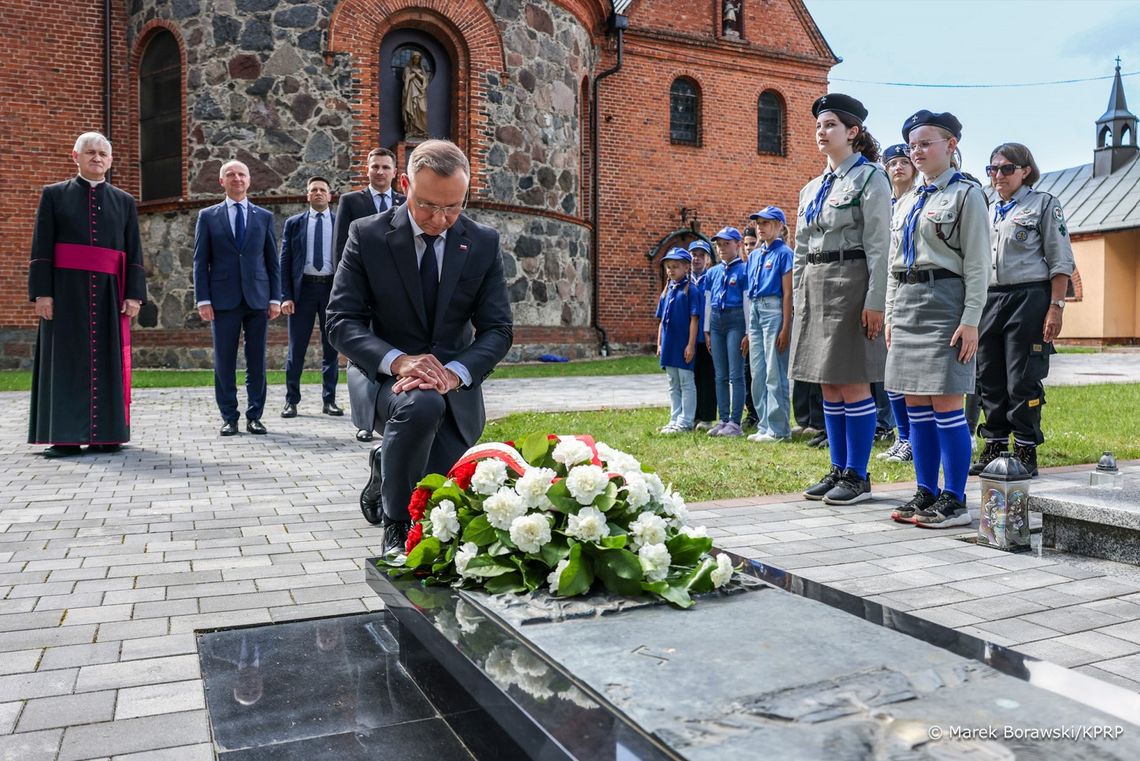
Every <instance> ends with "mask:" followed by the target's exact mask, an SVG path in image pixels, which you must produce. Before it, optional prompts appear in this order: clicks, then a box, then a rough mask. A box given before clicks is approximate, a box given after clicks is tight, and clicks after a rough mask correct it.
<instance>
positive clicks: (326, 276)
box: [281, 177, 344, 418]
mask: <svg viewBox="0 0 1140 761" xmlns="http://www.w3.org/2000/svg"><path fill="white" fill-rule="evenodd" d="M308 193H309V209H308V211H303V212H301V213H300V214H296V215H294V216H292V217H289V219H287V220H285V230H284V232H282V233H281V314H284V315H288V317H289V352H288V354H286V357H285V407H284V409H282V410H281V417H284V418H292V417H297V403H298V402H300V401H301V370H302V369H303V368H304V366H305V353H306V351H307V350H308V348H309V339H310V338H311V337H312V335H313V321H314V320H317V321H319V323H320V329H321V348H322V349H323V352H322V354H321V398H322V399H323V401H324V406H323V408H322V411H323V412H324V414H326V415H343V414H344V410H342V409H341V408H340V407H338V406H337V405H336V381H337V374H338V373H339V372H340V368H339V365H338V362H337V357H338V354H337V351H336V349H334V348H333V347H332V344H330V343H329V334H328V329H327V325H326V323H325V309H326V308H327V307H328V304H329V291H331V290H332V280H333V256H332V254H333V247H332V243H333V224H334V222H333V220H334V219H335V218H336V217H335V215H334V214H333V213H332V212H331V211H329V181H328V180H326V179H325V178H324V177H310V178H309V182H308Z"/></svg>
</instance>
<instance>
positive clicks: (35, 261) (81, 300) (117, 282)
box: [28, 132, 146, 457]
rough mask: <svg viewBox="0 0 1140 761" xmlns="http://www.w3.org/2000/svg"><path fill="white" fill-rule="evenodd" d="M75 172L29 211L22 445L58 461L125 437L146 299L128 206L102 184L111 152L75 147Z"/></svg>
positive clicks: (96, 142)
mask: <svg viewBox="0 0 1140 761" xmlns="http://www.w3.org/2000/svg"><path fill="white" fill-rule="evenodd" d="M71 158H72V160H73V161H74V162H75V164H76V166H78V167H79V174H78V176H76V177H73V178H72V179H70V180H67V181H65V182H59V183H56V184H54V185H48V186H47V187H45V188H44V189H43V194H42V195H41V196H40V205H39V208H38V209H37V210H36V227H35V232H34V233H33V235H32V262H31V265H30V268H29V271H28V295H29V297H30V299H31V300H32V301H34V302H35V309H36V317H38V318H39V320H40V322H39V335H38V336H37V339H36V355H35V364H34V365H33V367H32V411H31V416H30V420H29V424H28V442H29V443H32V444H50V445H51V446H50V447H49V448H48V449H47V450H45V452H44V454H45V455H47V456H49V457H63V456H68V455H75V454H80V453H81V452H82V451H83V450H82V449H81V447H82V446H83V445H87V451H90V452H114V451H116V450H118V449H119V448H120V447H122V445H123V444H124V443H126V442H127V441H129V440H130V438H131V413H130V404H131V339H130V321H131V319H132V318H133V317H134V316H135V315H137V314H138V313H139V308H140V307H141V306H142V303H143V301H144V300H145V299H146V277H145V274H144V271H143V256H142V244H141V241H140V239H139V225H138V212H137V210H136V208H135V199H134V198H132V197H131V196H130V195H129V194H127V193H124V192H123V191H122V190H119V189H118V188H116V187H114V186H112V185H111V184H110V183H108V182H107V181H106V176H107V170H109V169H110V168H111V144H110V142H108V141H107V139H106V138H105V137H103V135H101V134H99V133H98V132H86V133H84V134H82V135H80V136H79V139H78V140H76V141H75V148H74V150H72V152H71Z"/></svg>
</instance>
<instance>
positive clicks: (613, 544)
mask: <svg viewBox="0 0 1140 761" xmlns="http://www.w3.org/2000/svg"><path fill="white" fill-rule="evenodd" d="M628 543H629V534H626V533H621V534H613V535H610V536H603V537H602V546H603V547H605V548H606V549H611V550H620V549H624V548H625V545H626V544H628Z"/></svg>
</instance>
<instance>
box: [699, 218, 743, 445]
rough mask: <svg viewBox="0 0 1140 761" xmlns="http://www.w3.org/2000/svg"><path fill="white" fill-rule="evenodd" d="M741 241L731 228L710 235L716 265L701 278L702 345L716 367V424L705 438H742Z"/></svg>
mask: <svg viewBox="0 0 1140 761" xmlns="http://www.w3.org/2000/svg"><path fill="white" fill-rule="evenodd" d="M743 242H744V238H743V236H742V235H741V234H740V231H739V230H737V229H736V228H735V227H725V228H723V229H722V230H721V231H720V232H718V233H717V234H716V235H714V236H713V244H714V245H715V246H716V249H717V253H718V254H719V255H720V263H719V264H717V265H716V266H715V267H713V268H712V269H711V270H709V272H708V274H707V275H705V279H706V280H707V281H708V284H707V286H706V287H705V289H704V290H705V294H706V299H705V302H706V303H705V343H706V345H707V346H708V347H709V351H710V352H711V353H712V358H713V366H714V367H715V368H716V406H717V410H718V412H719V413H720V422H719V423H717V424H716V425H715V426H713V428H712V430H710V431H709V436H743V435H744V431H742V430H741V429H740V417H741V414H742V413H743V412H744V353H743V350H744V291H745V289H746V288H747V285H748V273H747V271H746V269H745V264H744V259H742V258H741V256H740V248H741V246H742V245H743Z"/></svg>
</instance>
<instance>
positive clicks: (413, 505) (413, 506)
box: [408, 486, 431, 521]
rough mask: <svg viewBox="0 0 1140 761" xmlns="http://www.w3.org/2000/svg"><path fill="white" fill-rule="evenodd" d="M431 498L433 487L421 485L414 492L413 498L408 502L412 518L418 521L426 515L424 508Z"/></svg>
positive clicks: (409, 513)
mask: <svg viewBox="0 0 1140 761" xmlns="http://www.w3.org/2000/svg"><path fill="white" fill-rule="evenodd" d="M430 498H431V489H428V488H425V487H422V486H421V487H420V488H418V489H416V490H415V491H414V492H412V498H411V500H410V501H409V502H408V515H409V516H411V519H412V520H414V521H418V520H420V519H421V518H423V517H424V508H425V507H427V503H428V499H430Z"/></svg>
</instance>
